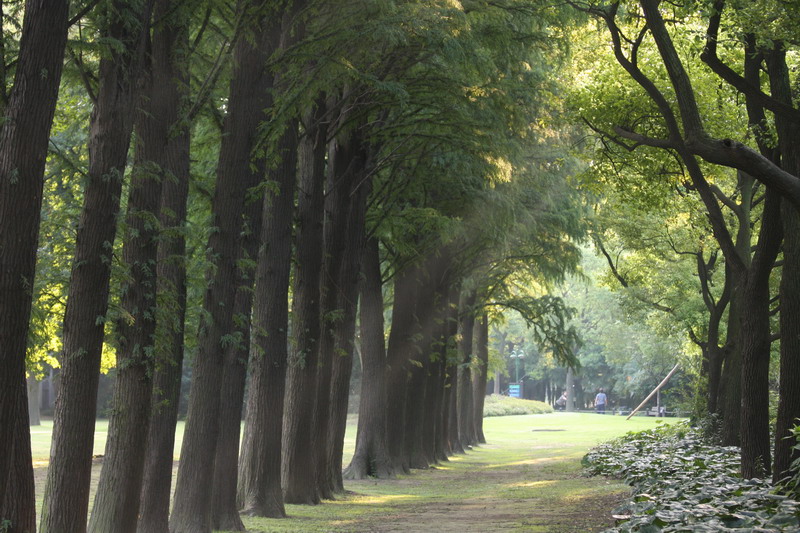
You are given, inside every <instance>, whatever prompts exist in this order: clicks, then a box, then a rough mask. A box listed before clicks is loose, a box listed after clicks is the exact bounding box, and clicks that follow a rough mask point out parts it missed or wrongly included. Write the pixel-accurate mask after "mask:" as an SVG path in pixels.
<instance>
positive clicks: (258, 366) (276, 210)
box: [237, 121, 298, 518]
mask: <svg viewBox="0 0 800 533" xmlns="http://www.w3.org/2000/svg"><path fill="white" fill-rule="evenodd" d="M297 128H298V124H297V122H296V121H290V123H289V125H288V126H287V128H286V131H285V132H284V134H283V136H282V138H281V141H280V143H279V147H278V152H279V154H280V156H281V158H280V163H279V166H278V168H277V169H276V170H274V171H273V172H272V178H273V181H274V182H275V183H276V184H277V186H278V192H277V194H275V195H274V196H273V195H269V194H267V195H266V196H265V198H264V205H263V209H262V228H261V240H262V247H261V249H260V250H259V255H258V266H257V268H256V293H255V302H254V305H253V335H254V342H255V346H254V349H253V351H252V355H251V358H250V389H249V391H248V394H247V409H246V415H245V429H244V437H243V439H242V451H241V457H240V460H239V486H238V496H237V500H238V502H239V506H240V507H241V508H242V509H243V512H244V513H246V514H248V515H254V516H266V517H272V518H282V517H285V516H286V512H285V510H284V506H283V492H282V490H281V439H282V426H283V398H284V392H285V380H286V361H287V358H288V352H287V342H288V339H287V331H288V328H289V298H288V294H289V274H290V270H291V256H292V227H293V220H294V192H295V182H296V180H297V170H296V166H297V143H298V140H297Z"/></svg>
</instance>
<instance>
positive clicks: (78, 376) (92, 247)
mask: <svg viewBox="0 0 800 533" xmlns="http://www.w3.org/2000/svg"><path fill="white" fill-rule="evenodd" d="M110 10H111V11H113V15H111V19H110V22H109V26H108V27H107V28H104V30H103V33H104V35H105V36H106V37H109V38H112V39H114V40H115V41H117V42H119V43H120V44H121V46H120V47H119V48H117V47H115V48H114V49H113V51H112V52H111V54H110V56H109V57H104V58H103V59H101V60H100V75H99V79H100V87H99V91H98V95H97V101H96V102H95V106H94V110H93V112H92V120H91V125H90V133H89V172H88V180H87V183H86V187H85V189H84V203H83V210H82V212H81V219H80V221H79V223H78V232H77V237H76V245H75V257H74V260H73V267H72V274H71V277H70V283H69V294H68V297H67V307H66V312H65V316H64V329H63V331H64V333H63V346H64V348H63V350H64V351H63V356H62V360H61V384H60V388H59V395H58V399H57V400H56V409H55V413H54V423H53V442H52V446H51V454H50V466H49V468H48V471H47V484H46V487H45V502H44V509H43V512H42V530H43V531H50V532H62V531H83V530H84V529H86V515H87V506H88V501H89V482H90V476H91V466H92V463H91V458H92V447H93V441H94V425H95V415H96V409H97V407H96V404H97V384H98V379H99V371H100V354H101V351H102V345H103V336H104V326H105V320H106V318H105V316H106V311H107V310H108V294H109V280H110V276H111V263H112V261H111V255H112V251H113V250H112V248H113V243H114V239H115V237H116V229H117V223H116V219H117V215H118V212H119V203H120V194H121V191H122V179H123V173H124V170H125V165H126V162H127V157H128V147H129V144H130V138H131V132H132V130H133V117H134V108H135V102H136V101H137V97H138V89H137V80H138V79H139V74H140V72H141V67H142V63H143V57H144V46H143V43H144V36H145V34H146V31H145V29H146V25H147V21H148V20H149V6H148V5H145V4H144V3H141V4H136V5H132V6H128V5H127V4H124V3H120V2H114V3H113V6H112V7H110ZM123 19H124V20H123ZM113 445H114V444H113V440H112V442H111V446H113ZM134 482H135V481H134ZM116 494H117V492H116V491H114V494H108V495H105V496H102V498H103V501H108V500H106V498H108V497H112V496H114V495H116ZM138 497H139V496H138V494H137V495H136V496H135V497H134V499H135V500H138ZM96 502H97V500H96ZM112 507H115V509H112ZM137 507H138V504H137ZM116 512H119V513H121V514H118V515H117V514H115V513H116ZM136 512H138V508H137V509H136V511H135V512H134V513H133V515H132V516H133V521H134V525H133V526H132V528H135V517H136ZM94 514H97V518H94V519H93V522H94V525H91V524H90V527H92V528H98V529H96V530H101V531H120V532H122V531H126V530H127V529H117V526H118V525H121V522H117V520H129V519H130V516H131V515H130V514H125V513H124V512H123V511H122V510H121V509H120V508H119V507H116V506H108V507H102V508H101V507H97V505H95V511H94V512H93V515H94ZM124 527H125V528H127V527H129V524H127V523H126V524H125V526H124Z"/></svg>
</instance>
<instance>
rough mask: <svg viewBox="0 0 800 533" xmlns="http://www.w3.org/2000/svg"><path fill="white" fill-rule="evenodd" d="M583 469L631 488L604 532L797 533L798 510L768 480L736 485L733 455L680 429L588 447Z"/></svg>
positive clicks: (799, 507) (661, 429) (734, 450)
mask: <svg viewBox="0 0 800 533" xmlns="http://www.w3.org/2000/svg"><path fill="white" fill-rule="evenodd" d="M583 464H584V467H585V468H586V471H587V473H588V474H590V475H605V476H609V477H614V478H618V479H624V480H625V481H626V482H628V483H629V484H630V485H632V486H633V490H634V494H633V498H632V499H631V500H630V501H628V502H627V503H625V504H624V505H623V506H621V507H619V508H618V509H616V510H615V511H614V515H615V517H616V518H618V520H620V523H618V525H617V526H616V527H614V528H611V529H608V530H606V532H607V533H612V532H629V531H638V532H644V533H649V532H662V531H663V532H675V531H681V532H684V531H701V532H702V531H707V532H712V531H713V532H718V531H736V532H744V531H752V532H756V531H758V532H762V533H768V532H780V531H798V529H800V503H798V502H797V501H795V500H792V499H789V498H787V497H786V496H783V495H780V494H777V493H776V492H775V488H774V487H773V486H772V484H771V483H770V482H769V480H766V479H748V480H746V479H742V478H741V476H740V475H739V449H738V448H735V447H721V446H714V445H711V444H709V443H708V441H707V440H705V439H704V438H703V436H702V435H701V433H700V432H699V431H698V430H695V429H693V428H690V427H689V426H688V424H686V423H679V424H675V425H671V426H660V427H658V428H655V429H652V430H647V431H642V432H639V433H628V434H627V435H625V436H623V437H620V438H618V439H615V440H613V441H610V442H608V443H605V444H602V445H600V446H597V447H596V448H593V449H592V450H591V451H590V452H589V453H588V454H587V455H586V456H585V457H584V459H583Z"/></svg>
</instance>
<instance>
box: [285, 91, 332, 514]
mask: <svg viewBox="0 0 800 533" xmlns="http://www.w3.org/2000/svg"><path fill="white" fill-rule="evenodd" d="M324 114H325V104H324V101H323V100H322V99H320V100H319V101H318V102H317V104H316V105H315V106H314V108H313V109H312V111H311V112H310V113H308V116H307V117H306V119H305V122H306V124H305V129H306V136H305V137H304V138H303V139H302V140H301V141H300V150H299V158H300V190H299V199H298V204H297V210H298V229H297V246H296V247H297V268H296V271H295V277H294V287H293V291H292V294H293V300H292V331H293V332H294V337H295V344H294V346H293V347H292V351H291V353H290V357H289V366H288V371H287V375H286V396H285V400H284V401H285V404H284V411H283V461H282V470H281V485H282V487H283V497H284V501H285V502H286V503H299V504H317V503H319V501H320V494H319V490H318V487H317V476H316V466H317V456H316V454H317V453H318V451H319V450H318V447H319V446H322V443H320V442H316V441H314V440H313V433H314V432H313V424H314V421H315V416H317V417H319V416H327V411H328V405H327V403H328V401H327V400H328V398H327V396H326V397H324V398H322V399H321V401H319V402H318V400H317V384H318V382H317V374H318V370H319V368H318V366H319V340H320V334H321V323H320V320H321V317H320V305H321V302H320V272H321V270H322V260H323V257H322V250H323V233H322V232H323V209H324V195H323V193H324V186H325V154H326V147H327V145H326V137H327V125H326V124H325V123H323V122H322V117H323V116H324ZM323 409H324V413H325V414H324V415H321V413H322V410H323ZM315 413H316V414H315ZM316 420H317V421H319V418H317V419H316Z"/></svg>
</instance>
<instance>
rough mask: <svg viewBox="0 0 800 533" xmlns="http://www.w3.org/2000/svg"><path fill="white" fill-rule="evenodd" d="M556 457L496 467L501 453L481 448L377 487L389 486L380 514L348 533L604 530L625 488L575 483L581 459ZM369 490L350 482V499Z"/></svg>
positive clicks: (533, 452) (530, 455) (554, 450)
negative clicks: (383, 508)
mask: <svg viewBox="0 0 800 533" xmlns="http://www.w3.org/2000/svg"><path fill="white" fill-rule="evenodd" d="M563 451H564V450H563V447H557V446H554V447H550V446H539V447H537V448H533V447H529V448H528V449H527V454H525V455H522V456H519V455H518V456H517V457H516V460H511V461H507V462H503V461H502V458H503V457H506V456H507V455H508V451H507V450H505V449H503V446H502V445H492V444H489V445H486V446H481V447H479V448H476V449H475V450H472V451H470V452H469V453H468V454H467V455H466V456H462V457H458V458H455V459H454V460H452V461H451V462H450V463H449V464H444V465H442V466H441V467H438V468H436V469H431V470H428V471H415V472H414V473H413V475H411V476H408V477H405V478H403V479H399V480H393V481H381V482H379V483H380V484H382V485H386V486H391V488H388V487H387V489H386V492H387V494H386V496H385V498H386V503H387V504H389V505H388V507H389V509H387V511H388V512H386V513H385V514H384V513H381V514H380V515H377V516H376V515H374V514H372V513H370V516H368V517H364V519H363V520H357V521H355V523H352V527H353V529H352V531H358V532H367V531H369V532H376V533H377V532H381V533H393V532H410V531H414V532H431V531H436V532H476V533H477V532H480V533H484V532H486V533H489V532H501V531H502V532H509V531H531V532H538V531H541V532H548V533H562V532H563V533H567V532H575V533H577V532H581V533H583V532H592V531H602V530H603V529H605V528H607V527H610V526H611V525H613V519H612V518H611V516H610V515H611V510H612V509H614V508H615V507H616V506H617V505H619V503H620V502H621V501H622V500H623V499H624V498H625V497H626V495H627V494H628V489H627V487H626V486H625V485H621V484H619V483H616V482H613V481H609V480H605V479H599V478H585V477H582V476H581V475H580V470H581V469H580V463H579V460H580V459H579V458H580V455H582V454H580V453H578V454H575V453H573V452H574V450H569V452H570V453H568V454H567V455H562V452H563ZM515 453H517V452H515ZM498 458H500V459H501V461H500V462H499V464H498ZM375 484H376V482H375V481H366V482H353V483H350V484H349V485H348V488H349V489H350V490H351V491H353V492H355V493H356V494H354V495H352V496H351V497H352V500H351V501H352V502H353V503H355V502H357V501H358V500H359V498H360V496H359V495H358V494H359V493H362V491H370V492H374V490H375ZM362 494H363V493H362ZM349 499H350V498H348V500H349Z"/></svg>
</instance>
